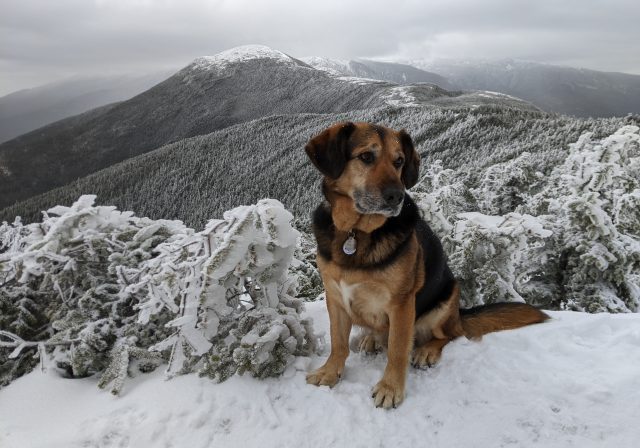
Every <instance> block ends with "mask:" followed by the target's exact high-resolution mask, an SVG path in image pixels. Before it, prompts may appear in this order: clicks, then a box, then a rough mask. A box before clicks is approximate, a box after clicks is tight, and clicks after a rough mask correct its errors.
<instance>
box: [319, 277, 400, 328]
mask: <svg viewBox="0 0 640 448" xmlns="http://www.w3.org/2000/svg"><path fill="white" fill-rule="evenodd" d="M330 287H331V289H332V290H333V291H332V293H333V294H334V296H335V297H336V298H337V299H338V300H339V303H340V305H341V306H342V307H343V308H344V310H345V311H346V312H347V313H348V314H349V316H350V317H351V320H352V321H353V323H355V324H357V325H364V326H368V327H372V328H375V329H380V330H382V329H385V328H387V327H388V325H389V318H388V316H387V307H388V305H389V301H390V299H391V294H390V293H389V291H388V290H387V289H386V288H384V287H383V286H382V285H380V284H379V283H377V282H374V281H366V280H365V281H350V280H349V279H345V278H341V279H332V280H331V282H330Z"/></svg>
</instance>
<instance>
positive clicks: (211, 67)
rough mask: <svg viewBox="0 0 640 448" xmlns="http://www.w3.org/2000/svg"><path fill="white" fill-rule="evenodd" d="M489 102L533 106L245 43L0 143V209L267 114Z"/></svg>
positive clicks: (497, 96) (529, 108)
mask: <svg viewBox="0 0 640 448" xmlns="http://www.w3.org/2000/svg"><path fill="white" fill-rule="evenodd" d="M482 104H495V105H508V106H509V107H514V108H518V109H523V110H535V109H536V108H535V107H534V106H531V105H530V104H528V103H526V102H524V101H521V100H518V99H515V98H509V97H505V96H500V95H493V96H492V95H478V94H465V93H464V92H448V91H446V90H443V89H440V88H437V87H435V86H433V85H429V84H416V85H410V86H401V87H399V86H397V85H395V84H391V83H388V82H381V81H368V80H363V79H361V78H340V77H335V76H331V75H329V74H327V73H326V72H324V71H321V70H316V69H314V68H312V67H310V66H309V65H307V64H305V63H304V62H301V61H299V60H296V59H294V58H291V57H289V56H287V55H285V54H283V53H281V52H279V51H276V50H271V49H269V48H267V47H263V46H246V47H238V48H235V49H232V50H228V51H225V52H223V53H220V54H218V55H216V56H212V57H204V58H198V59H196V60H195V61H194V62H192V63H191V64H189V65H188V66H187V67H185V68H183V69H182V70H180V71H179V72H177V73H176V74H174V75H173V76H171V77H170V78H168V79H166V80H165V81H163V82H161V83H159V84H157V85H156V86H154V87H153V88H151V89H149V90H147V91H145V92H143V93H141V94H140V95H137V96H136V97H134V98H131V99H130V100H127V101H124V102H121V103H118V104H114V105H109V106H105V107H103V108H102V109H99V110H93V111H90V112H87V113H85V114H82V115H78V116H75V117H72V118H68V119H65V120H62V121H59V122H56V123H54V124H51V125H49V126H46V127H43V128H40V129H37V130H35V131H32V132H30V133H28V134H25V135H22V136H20V137H18V138H16V139H13V140H10V141H8V142H5V143H3V144H1V145H0V207H3V206H7V205H10V204H12V203H14V202H16V201H20V200H23V199H26V198H28V197H31V196H33V195H35V194H38V193H43V192H45V191H48V190H50V189H52V188H55V187H58V186H61V185H65V184H67V183H69V182H71V181H72V180H75V179H77V178H80V177H83V176H86V175H88V174H90V173H92V172H95V171H98V170H100V169H102V168H105V167H107V166H110V165H113V164H115V163H118V162H120V161H122V160H126V159H128V158H130V157H134V156H137V155H140V154H143V153H146V152H148V151H151V150H154V149H156V148H158V147H160V146H162V145H164V144H167V143H172V142H177V141H179V140H182V139H184V138H187V137H192V136H196V135H202V134H207V133H210V132H212V131H215V130H217V129H222V128H225V127H228V126H231V125H234V124H237V123H242V122H246V121H249V120H253V119H256V118H260V117H264V116H269V115H274V114H298V113H319V114H324V113H339V112H345V111H351V110H359V109H371V108H377V107H383V106H389V105H393V106H396V107H397V106H402V105H414V106H416V105H421V106H429V107H439V108H441V107H445V108H446V107H459V106H462V105H469V106H478V105H482ZM79 154H81V157H79V156H78V155H79ZM36 155H37V156H36Z"/></svg>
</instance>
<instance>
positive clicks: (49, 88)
mask: <svg viewBox="0 0 640 448" xmlns="http://www.w3.org/2000/svg"><path fill="white" fill-rule="evenodd" d="M172 74H173V71H161V72H157V73H151V74H147V75H143V76H133V75H120V76H96V77H89V78H70V79H66V80H64V81H59V82H54V83H50V84H45V85H43V86H40V87H35V88H33V89H26V90H20V91H18V92H14V93H11V94H9V95H6V96H3V97H2V98H0V143H2V142H4V141H7V140H10V139H12V138H14V137H17V136H19V135H22V134H24V133H26V132H29V131H32V130H34V129H37V128H39V127H42V126H44V125H47V124H49V123H53V122H54V121H58V120H62V119H63V118H67V117H70V116H72V115H77V114H80V113H83V112H86V111H88V110H91V109H95V108H96V107H100V106H104V105H106V104H110V103H115V102H118V101H124V100H128V99H129V98H131V97H133V96H135V95H137V94H139V93H141V92H144V91H145V90H147V89H149V88H150V87H152V86H154V85H156V84H157V83H159V82H160V81H162V80H164V79H166V78H168V77H169V76H171V75H172Z"/></svg>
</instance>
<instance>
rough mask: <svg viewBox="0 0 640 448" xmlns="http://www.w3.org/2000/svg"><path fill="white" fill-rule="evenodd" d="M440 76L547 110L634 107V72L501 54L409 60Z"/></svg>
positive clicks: (638, 104)
mask: <svg viewBox="0 0 640 448" xmlns="http://www.w3.org/2000/svg"><path fill="white" fill-rule="evenodd" d="M408 63H409V64H412V65H414V66H416V67H418V68H422V69H425V70H430V71H433V72H436V73H438V74H440V75H442V76H444V77H446V78H447V79H448V80H449V81H450V82H451V83H452V84H454V85H455V87H456V88H458V89H465V90H470V89H474V90H490V91H496V92H502V93H506V94H509V95H513V96H516V97H518V98H522V99H524V100H527V101H530V102H531V103H533V104H535V105H536V106H538V107H540V108H541V109H543V110H546V111H549V112H559V113H563V114H570V115H575V116H578V117H611V116H624V115H626V114H629V113H640V75H629V74H625V73H608V72H600V71H595V70H586V69H577V68H571V67H559V66H554V65H547V64H539V63H534V62H525V61H518V60H513V59H504V60H498V61H455V60H440V61H435V62H426V61H422V60H414V61H409V62H408Z"/></svg>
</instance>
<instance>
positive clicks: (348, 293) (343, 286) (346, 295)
mask: <svg viewBox="0 0 640 448" xmlns="http://www.w3.org/2000/svg"><path fill="white" fill-rule="evenodd" d="M333 286H334V287H335V289H336V290H337V291H338V293H339V294H340V297H341V298H342V303H343V305H344V308H345V309H346V310H347V311H348V312H351V301H352V300H353V299H354V293H355V290H356V289H357V288H358V287H359V286H360V283H347V282H345V281H344V280H340V283H338V282H336V281H334V282H333Z"/></svg>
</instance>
